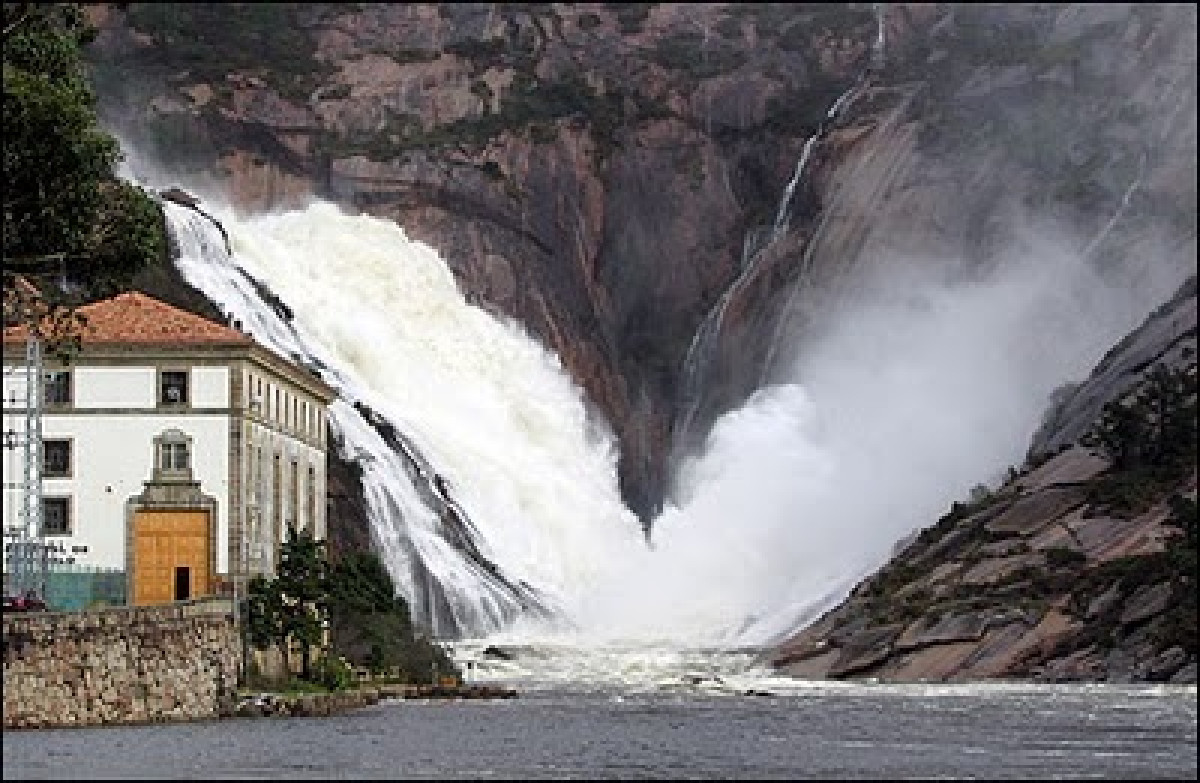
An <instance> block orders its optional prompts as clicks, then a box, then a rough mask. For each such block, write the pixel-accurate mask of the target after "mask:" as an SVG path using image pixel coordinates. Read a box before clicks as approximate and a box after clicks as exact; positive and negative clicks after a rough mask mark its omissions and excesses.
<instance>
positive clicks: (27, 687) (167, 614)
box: [3, 598, 242, 729]
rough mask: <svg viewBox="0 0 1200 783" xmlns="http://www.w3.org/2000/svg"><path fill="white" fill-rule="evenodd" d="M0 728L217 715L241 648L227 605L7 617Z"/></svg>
mask: <svg viewBox="0 0 1200 783" xmlns="http://www.w3.org/2000/svg"><path fill="white" fill-rule="evenodd" d="M3 623H4V637H3V650H4V728H5V729H10V728H48V727H61V726H89V725H99V724H118V723H148V722H165V721H187V720H197V719H204V718H215V717H217V716H218V711H219V707H220V705H221V702H222V701H223V700H225V699H227V698H231V697H232V696H233V694H234V693H235V691H236V687H237V677H238V671H239V667H240V666H241V657H242V648H241V642H240V639H239V636H238V633H237V627H236V624H235V619H234V616H233V605H232V602H231V601H229V600H227V599H211V598H210V599H201V600H197V601H187V602H179V603H175V604H169V605H163V606H148V607H109V608H102V609H94V610H88V611H86V612H63V613H57V612H55V613H30V614H5V615H4V620H3Z"/></svg>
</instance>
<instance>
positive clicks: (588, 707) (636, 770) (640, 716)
mask: <svg viewBox="0 0 1200 783" xmlns="http://www.w3.org/2000/svg"><path fill="white" fill-rule="evenodd" d="M529 685H530V684H529V683H526V686H525V687H524V688H523V690H522V693H521V695H520V697H519V698H517V699H513V700H504V701H486V702H485V701H461V702H420V701H408V702H392V701H389V702H383V703H380V704H377V705H374V706H371V707H367V708H364V709H361V710H358V711H355V712H353V713H350V714H346V715H342V716H338V717H330V718H286V719H283V718H280V719H257V720H256V719H232V720H224V721H208V722H202V723H191V724H181V725H154V726H142V727H101V728H87V729H67V730H36V731H6V732H5V733H4V743H3V744H4V778H5V779H18V778H88V779H98V778H175V779H180V778H193V779H199V778H205V779H213V778H256V779H263V778H270V779H283V778H323V779H338V778H341V779H356V778H357V779H362V778H393V779H396V778H408V779H421V778H424V779H431V778H434V779H509V778H513V779H516V778H525V779H556V778H557V779H597V778H610V779H617V778H623V779H630V778H641V779H654V778H657V779H663V778H675V779H701V778H707V779H712V778H725V779H750V778H758V779H768V778H769V779H797V778H893V779H895V778H922V779H928V778H1125V779H1130V778H1140V779H1146V778H1164V779H1165V778H1192V779H1194V778H1195V777H1196V761H1197V759H1196V689H1195V687H1154V686H1023V685H960V686H918V685H911V686H907V685H906V686H895V685H862V684H855V685H849V684H830V683H823V684H805V683H795V684H793V685H792V686H791V687H786V688H781V687H778V683H771V684H770V685H771V688H772V689H771V690H762V689H748V691H747V689H743V688H742V686H741V685H740V684H739V685H737V686H736V687H727V686H728V683H727V682H724V681H721V680H710V681H706V682H699V683H696V682H695V680H694V679H685V680H681V681H680V682H679V683H678V685H677V686H671V684H669V683H667V684H661V683H660V684H659V685H658V686H657V687H653V688H625V689H614V688H593V689H589V690H568V689H565V688H564V687H562V686H561V685H557V684H555V685H552V686H547V687H545V688H539V687H529ZM767 694H770V695H767Z"/></svg>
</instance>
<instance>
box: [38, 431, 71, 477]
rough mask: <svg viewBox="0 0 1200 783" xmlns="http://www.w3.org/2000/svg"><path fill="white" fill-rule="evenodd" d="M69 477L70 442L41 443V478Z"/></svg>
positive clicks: (50, 441)
mask: <svg viewBox="0 0 1200 783" xmlns="http://www.w3.org/2000/svg"><path fill="white" fill-rule="evenodd" d="M70 475H71V441H69V440H46V441H43V443H42V476H43V477H44V478H67V477H69V476H70Z"/></svg>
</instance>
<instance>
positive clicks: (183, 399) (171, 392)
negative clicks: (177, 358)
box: [159, 370, 188, 405]
mask: <svg viewBox="0 0 1200 783" xmlns="http://www.w3.org/2000/svg"><path fill="white" fill-rule="evenodd" d="M159 383H160V387H159V389H160V393H159V403H160V404H162V405H187V401H188V374H187V370H163V372H162V375H161V376H160V381H159Z"/></svg>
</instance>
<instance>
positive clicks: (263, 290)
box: [163, 201, 645, 638]
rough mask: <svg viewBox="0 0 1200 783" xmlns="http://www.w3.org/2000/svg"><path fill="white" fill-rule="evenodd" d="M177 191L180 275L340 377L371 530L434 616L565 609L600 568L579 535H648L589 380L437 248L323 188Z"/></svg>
mask: <svg viewBox="0 0 1200 783" xmlns="http://www.w3.org/2000/svg"><path fill="white" fill-rule="evenodd" d="M163 209H164V212H165V214H166V216H167V220H168V225H169V228H170V231H171V234H172V236H173V238H174V240H175V242H176V244H177V245H178V249H179V254H178V258H177V261H176V264H177V266H178V268H179V271H180V273H181V274H182V276H183V277H184V279H185V280H186V281H187V282H188V283H189V284H191V285H192V286H194V287H195V288H197V289H198V290H200V291H201V292H202V293H204V295H205V296H206V297H207V298H208V299H209V300H210V301H212V302H213V303H214V304H216V305H217V306H218V307H220V308H221V309H222V310H223V311H225V312H226V313H228V314H229V315H230V316H231V317H234V318H236V319H237V320H239V321H240V322H241V324H242V325H243V328H244V329H245V330H246V331H247V332H248V333H249V334H251V335H252V336H253V337H254V338H255V339H256V340H257V341H258V342H260V343H262V344H263V345H265V346H266V347H268V348H270V349H271V350H273V351H275V352H276V353H278V354H280V355H282V356H288V357H291V358H293V359H294V360H295V361H297V362H298V363H300V364H301V365H302V366H306V367H308V368H310V369H311V370H312V371H314V372H316V373H317V374H319V375H320V376H321V377H322V378H323V379H324V380H325V381H326V382H327V383H329V384H330V385H331V386H332V387H333V388H334V389H336V390H337V393H338V398H337V400H335V401H334V402H333V403H332V404H331V406H330V408H329V424H330V429H331V432H332V440H333V442H334V443H336V447H337V449H338V451H339V453H340V455H341V457H342V458H344V459H346V460H349V461H351V462H354V463H356V464H357V465H358V466H359V467H360V468H361V469H362V479H361V480H362V486H363V492H364V496H365V500H366V505H367V509H368V514H369V517H370V522H371V528H372V531H371V532H372V538H373V540H374V543H375V546H376V547H377V548H378V549H379V551H380V553H381V556H382V559H383V561H384V563H385V565H386V567H387V569H388V571H389V573H390V574H391V576H392V578H393V581H394V582H395V584H396V585H397V590H398V592H400V594H402V595H403V596H404V597H405V599H406V600H407V601H408V602H409V604H410V609H411V611H412V616H413V618H414V621H415V622H417V623H418V624H421V625H423V626H425V627H426V628H427V629H429V630H430V631H431V632H432V633H433V635H434V636H436V637H438V638H461V637H475V636H485V635H487V634H490V633H495V632H496V631H498V630H500V629H502V628H507V627H510V626H512V625H514V624H518V623H522V622H526V623H533V624H537V623H546V624H549V625H554V624H564V625H569V624H570V623H571V622H572V617H571V611H572V602H573V600H575V599H576V598H577V592H578V591H580V590H585V589H586V587H587V585H588V583H589V578H590V576H589V573H588V568H589V564H588V563H578V562H577V561H575V560H574V559H573V558H572V556H571V553H572V552H574V551H576V550H577V549H580V548H583V549H590V550H592V551H594V552H596V553H597V554H603V553H610V554H611V556H612V557H621V556H622V554H621V553H622V552H625V551H626V550H629V549H644V548H645V546H644V541H643V539H642V536H641V533H640V530H639V528H638V525H637V523H636V521H635V520H634V518H633V516H632V514H631V513H630V512H628V511H627V510H626V509H625V508H624V506H623V505H622V504H621V502H620V499H619V492H618V490H617V487H616V470H615V459H614V457H613V448H612V445H611V439H610V436H609V435H608V434H607V431H606V430H605V429H604V428H603V427H601V426H599V425H598V424H597V423H596V421H595V419H594V417H593V416H592V415H591V414H589V413H588V412H587V411H586V410H585V406H584V403H583V400H582V396H581V394H580V393H579V390H578V389H577V388H575V387H574V386H573V384H571V382H570V381H569V379H568V377H567V376H566V375H565V373H564V372H563V370H562V368H561V366H560V365H559V363H558V362H557V361H556V359H554V357H552V356H550V355H549V354H547V353H546V352H545V351H544V350H543V349H542V348H541V346H540V345H538V344H537V343H535V342H534V341H533V340H531V339H530V338H528V336H526V335H525V334H524V333H523V332H522V331H521V330H520V329H519V328H517V327H516V326H515V325H513V324H506V323H501V322H498V321H496V320H495V319H494V318H493V317H492V316H490V315H487V314H486V313H484V311H482V310H480V309H478V308H475V307H473V306H471V305H468V304H467V303H466V301H465V300H464V299H463V297H462V296H461V294H460V293H459V292H458V290H457V288H456V287H455V286H454V284H453V280H452V278H451V276H450V274H449V271H448V270H447V269H446V268H445V266H444V264H443V263H441V261H440V259H438V258H436V256H435V255H434V254H432V253H431V251H429V249H428V248H425V247H424V246H419V245H418V244H417V243H412V242H409V241H408V240H407V238H405V237H404V236H403V234H402V232H400V231H399V229H397V228H396V227H395V226H392V225H391V224H386V223H385V222H384V221H378V220H373V219H370V218H366V217H359V218H353V217H350V216H346V215H342V214H340V213H338V212H337V210H336V209H335V208H334V207H332V206H331V205H327V204H319V205H314V206H312V207H309V208H308V209H307V210H304V211H302V212H297V213H291V214H287V215H279V216H267V217H260V218H257V219H255V220H251V221H242V220H239V219H237V218H235V217H233V216H229V215H226V216H223V217H222V218H221V219H220V220H219V221H218V220H217V219H216V218H213V217H212V215H210V214H208V213H204V212H202V211H200V210H198V209H196V208H195V207H194V206H192V207H188V206H183V205H179V204H177V203H170V202H166V201H164V202H163ZM211 211H212V210H210V212H211ZM226 233H227V235H228V240H229V244H228V245H227V244H226V236H225V234H226ZM231 250H232V252H230V251H231ZM424 329H439V330H440V331H439V332H437V333H424V332H423V331H422V330H424ZM489 350H490V352H491V359H490V360H489V358H488V357H487V354H485V353H484V352H486V351H489ZM408 354H411V355H408ZM510 372H511V373H512V374H511V375H509V373H510ZM489 383H491V384H493V385H497V386H498V387H500V388H498V389H496V390H493V392H494V393H493V394H492V395H491V396H488V395H487V391H486V390H485V392H484V393H483V394H475V393H473V391H472V386H473V385H474V386H483V387H487V386H488V384H489ZM509 387H511V388H509ZM495 392H498V393H495ZM398 397H399V398H401V399H400V400H398V399H397V398H398ZM423 418H424V419H425V421H424V422H422V421H421V419H423ZM435 419H436V421H433V420H435ZM522 471H524V472H525V475H522ZM561 502H566V503H568V504H570V505H573V506H576V507H577V509H578V510H577V511H576V512H575V514H574V516H571V517H569V516H566V515H563V514H562V513H561V510H560V506H559V503H561ZM625 556H628V555H627V554H626V555H625ZM573 566H574V567H573ZM593 570H594V568H593ZM576 602H577V601H576Z"/></svg>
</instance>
